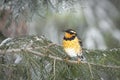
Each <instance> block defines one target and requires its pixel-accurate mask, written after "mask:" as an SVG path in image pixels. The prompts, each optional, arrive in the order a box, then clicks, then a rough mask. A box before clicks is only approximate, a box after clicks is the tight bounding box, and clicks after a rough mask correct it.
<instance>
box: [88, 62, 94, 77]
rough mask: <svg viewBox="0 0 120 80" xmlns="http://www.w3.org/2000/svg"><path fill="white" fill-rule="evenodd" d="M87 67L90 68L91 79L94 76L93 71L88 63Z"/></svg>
mask: <svg viewBox="0 0 120 80" xmlns="http://www.w3.org/2000/svg"><path fill="white" fill-rule="evenodd" d="M88 67H89V69H90V74H91V77H92V79H93V78H94V77H93V72H92V68H91V65H90V64H89V63H88Z"/></svg>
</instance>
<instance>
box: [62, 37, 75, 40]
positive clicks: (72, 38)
mask: <svg viewBox="0 0 120 80" xmlns="http://www.w3.org/2000/svg"><path fill="white" fill-rule="evenodd" d="M75 37H76V36H72V37H71V38H66V37H64V40H66V41H67V40H70V41H71V40H74V39H75Z"/></svg>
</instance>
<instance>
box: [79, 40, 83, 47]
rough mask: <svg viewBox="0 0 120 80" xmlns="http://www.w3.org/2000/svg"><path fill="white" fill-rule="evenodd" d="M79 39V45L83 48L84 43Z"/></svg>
mask: <svg viewBox="0 0 120 80" xmlns="http://www.w3.org/2000/svg"><path fill="white" fill-rule="evenodd" d="M78 39H79V44H80V45H81V47H82V46H83V44H82V41H81V39H80V38H78Z"/></svg>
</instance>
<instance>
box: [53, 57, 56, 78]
mask: <svg viewBox="0 0 120 80" xmlns="http://www.w3.org/2000/svg"><path fill="white" fill-rule="evenodd" d="M55 65H56V59H54V64H53V74H54V79H53V80H55Z"/></svg>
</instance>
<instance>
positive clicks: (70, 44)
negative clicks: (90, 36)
mask: <svg viewBox="0 0 120 80" xmlns="http://www.w3.org/2000/svg"><path fill="white" fill-rule="evenodd" d="M63 47H64V49H67V48H73V49H74V50H75V52H76V54H79V53H81V52H82V47H81V46H80V44H79V41H78V38H77V37H76V38H75V39H74V40H63Z"/></svg>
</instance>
